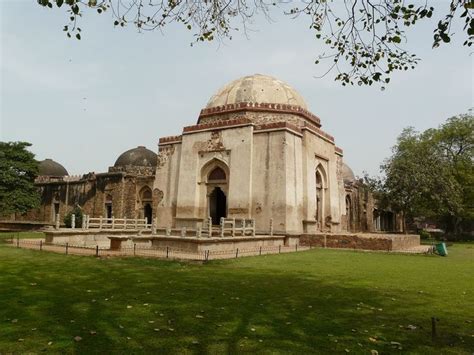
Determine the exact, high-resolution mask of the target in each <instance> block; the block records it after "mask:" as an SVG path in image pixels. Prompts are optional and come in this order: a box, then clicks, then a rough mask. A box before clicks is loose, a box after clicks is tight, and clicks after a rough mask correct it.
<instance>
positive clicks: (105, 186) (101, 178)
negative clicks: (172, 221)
mask: <svg viewBox="0 0 474 355" xmlns="http://www.w3.org/2000/svg"><path fill="white" fill-rule="evenodd" d="M153 182H154V176H135V175H129V174H126V173H123V172H114V173H103V174H87V175H84V176H83V177H82V178H81V179H79V180H76V181H41V182H38V183H37V184H36V186H37V188H38V190H39V193H40V207H39V208H37V209H33V210H31V211H28V212H27V213H26V214H15V215H14V216H13V218H12V219H13V220H17V221H43V222H49V223H52V222H54V220H55V204H57V205H58V206H59V215H60V218H61V223H62V221H63V218H64V216H65V215H66V214H67V213H69V212H70V211H71V210H73V209H74V207H76V206H79V207H80V208H81V209H82V211H83V213H84V214H88V215H90V216H91V217H100V216H103V217H105V216H106V215H107V213H106V207H105V204H106V202H110V201H111V202H112V214H113V216H114V217H116V218H137V217H139V216H142V215H143V211H142V209H143V206H142V204H141V203H139V202H140V201H139V198H138V193H139V191H140V190H141V189H142V188H143V187H144V186H148V187H149V188H150V190H152V187H153ZM142 217H143V216H142Z"/></svg>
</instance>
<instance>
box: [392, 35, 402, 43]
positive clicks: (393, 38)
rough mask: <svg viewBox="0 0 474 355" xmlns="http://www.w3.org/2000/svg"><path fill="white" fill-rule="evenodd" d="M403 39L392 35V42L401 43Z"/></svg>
mask: <svg viewBox="0 0 474 355" xmlns="http://www.w3.org/2000/svg"><path fill="white" fill-rule="evenodd" d="M401 41H402V39H401V38H400V37H399V36H393V37H392V42H394V43H400V42H401Z"/></svg>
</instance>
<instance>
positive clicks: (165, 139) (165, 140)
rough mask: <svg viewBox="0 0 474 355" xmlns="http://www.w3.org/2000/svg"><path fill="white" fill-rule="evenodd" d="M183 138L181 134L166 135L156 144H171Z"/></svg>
mask: <svg viewBox="0 0 474 355" xmlns="http://www.w3.org/2000/svg"><path fill="white" fill-rule="evenodd" d="M182 140H183V136H168V137H161V138H160V140H159V142H158V145H165V144H172V143H181V141H182Z"/></svg>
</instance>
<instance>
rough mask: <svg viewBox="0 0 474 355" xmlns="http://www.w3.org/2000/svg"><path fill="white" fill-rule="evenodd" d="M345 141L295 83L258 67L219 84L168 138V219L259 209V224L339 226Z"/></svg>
mask: <svg viewBox="0 0 474 355" xmlns="http://www.w3.org/2000/svg"><path fill="white" fill-rule="evenodd" d="M342 155H343V153H342V150H341V149H340V148H338V147H337V146H336V145H335V142H334V138H333V137H332V136H331V135H330V134H328V133H326V132H324V131H323V130H322V129H321V121H320V119H319V118H318V117H317V116H316V115H315V114H313V113H312V112H310V111H309V109H308V106H307V104H306V102H305V100H304V99H303V97H302V96H301V95H300V94H299V93H298V91H296V90H295V89H294V88H293V87H291V86H290V85H289V84H287V83H285V82H283V81H281V80H278V79H275V78H273V77H271V76H267V75H261V74H255V75H251V76H245V77H243V78H240V79H237V80H235V81H232V82H231V83H229V84H227V85H225V86H224V87H222V88H221V89H219V90H218V91H217V92H216V93H215V94H214V95H213V96H212V97H211V98H210V99H209V101H208V103H207V105H206V107H205V108H203V109H202V110H201V112H200V114H199V117H198V120H197V124H196V125H193V126H188V127H184V129H183V131H182V134H181V135H179V136H172V137H164V138H161V139H160V142H159V154H158V165H157V170H156V179H155V184H154V189H157V190H159V191H160V192H161V195H162V196H163V198H162V200H161V201H160V202H159V204H158V206H157V220H158V225H159V226H162V227H166V226H173V227H195V226H196V224H199V223H201V222H202V221H205V220H206V219H207V218H208V217H211V218H212V222H213V224H217V223H219V220H220V218H221V217H224V218H252V219H254V220H255V222H256V225H257V228H261V229H268V226H269V224H270V223H271V222H270V221H272V223H273V228H274V230H275V231H276V232H281V233H289V232H291V233H303V232H315V231H339V230H341V228H342V223H341V218H342V215H343V214H344V213H345V205H344V203H345V196H344V183H343V179H342V167H343V165H342Z"/></svg>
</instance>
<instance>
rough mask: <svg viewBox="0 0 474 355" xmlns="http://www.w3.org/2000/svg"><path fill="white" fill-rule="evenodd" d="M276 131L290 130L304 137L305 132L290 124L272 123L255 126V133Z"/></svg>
mask: <svg viewBox="0 0 474 355" xmlns="http://www.w3.org/2000/svg"><path fill="white" fill-rule="evenodd" d="M275 130H289V131H292V132H293V133H296V134H298V135H302V134H303V132H302V131H301V128H299V127H298V126H296V125H294V124H291V123H288V122H271V123H264V124H259V125H255V133H260V132H259V131H275Z"/></svg>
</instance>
